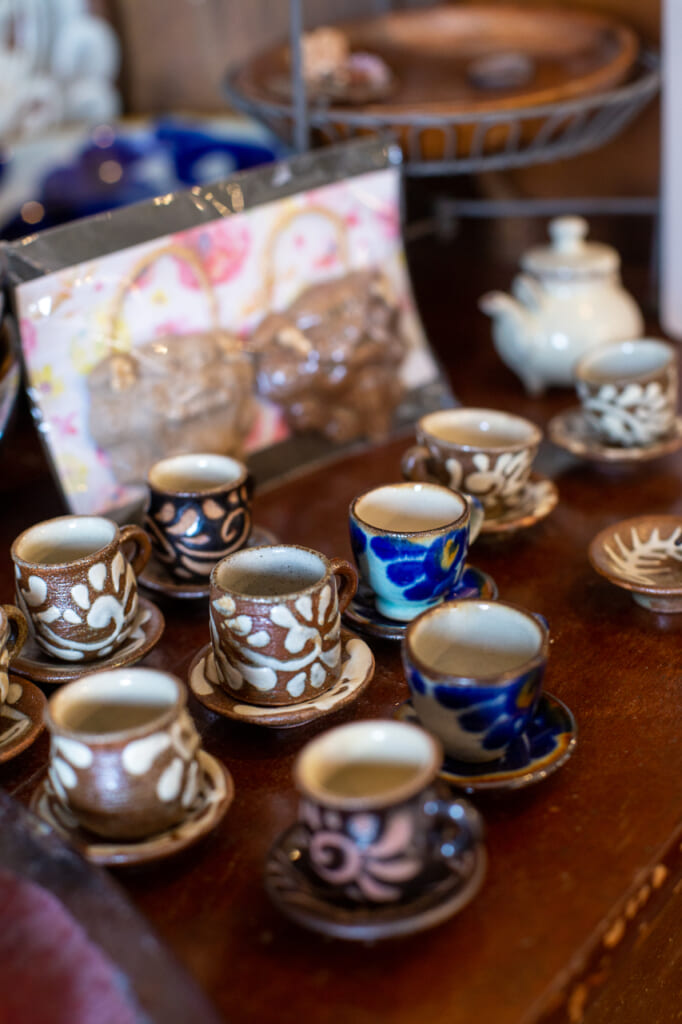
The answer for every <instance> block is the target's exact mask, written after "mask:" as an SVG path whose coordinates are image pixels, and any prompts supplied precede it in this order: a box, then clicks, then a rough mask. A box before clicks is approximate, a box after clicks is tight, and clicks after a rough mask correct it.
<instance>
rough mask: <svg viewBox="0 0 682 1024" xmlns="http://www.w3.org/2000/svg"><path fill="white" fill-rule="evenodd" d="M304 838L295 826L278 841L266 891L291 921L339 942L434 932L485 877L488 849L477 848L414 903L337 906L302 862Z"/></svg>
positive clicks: (271, 855)
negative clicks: (430, 930) (340, 940)
mask: <svg viewBox="0 0 682 1024" xmlns="http://www.w3.org/2000/svg"><path fill="white" fill-rule="evenodd" d="M304 837H305V833H304V830H303V829H302V828H301V826H299V825H294V827H293V828H290V829H289V830H288V831H287V832H285V833H284V835H282V836H280V838H279V839H278V840H277V841H276V842H275V844H274V845H273V847H272V848H271V850H270V853H269V854H268V859H267V861H266V865H265V888H266V891H267V893H268V896H269V897H270V899H271V900H272V902H273V903H274V904H275V906H276V907H277V908H278V909H279V910H281V911H282V913H283V914H285V915H286V916H287V917H290V918H291V919H292V920H293V921H296V923H297V924H301V925H303V926H304V927H306V928H311V929H312V930H313V931H316V932H322V934H323V935H332V936H334V937H335V938H337V939H351V940H355V941H358V942H375V941H377V940H378V939H394V938H398V937H399V936H401V935H411V934H413V933H415V932H421V931H424V930H425V929H427V928H433V927H434V926H435V925H437V924H440V923H441V922H442V921H445V920H446V919H447V918H449V917H452V915H453V914H456V913H457V912H458V911H459V910H462V908H463V907H465V906H466V905H467V903H469V902H470V901H471V900H472V899H473V898H474V896H475V895H476V893H477V892H478V890H479V889H480V887H481V884H482V882H483V878H484V876H485V870H486V863H487V858H486V852H485V847H484V846H483V845H482V844H478V845H477V846H476V847H474V848H473V849H471V850H469V851H467V852H466V853H465V854H463V855H462V857H460V858H459V861H458V867H459V870H457V871H453V870H451V869H450V868H447V867H446V866H443V869H442V875H441V877H439V878H438V879H436V880H434V881H433V882H430V883H429V884H428V885H427V886H425V887H424V889H423V891H422V892H420V893H419V895H417V896H415V897H413V898H412V899H409V900H401V901H400V902H399V903H394V904H382V905H380V906H376V907H372V908H368V907H365V906H356V905H354V904H352V903H350V902H347V901H344V902H340V901H339V902H336V901H332V900H330V899H329V898H328V897H327V894H326V892H325V891H324V889H323V887H322V886H321V885H318V884H316V883H315V881H314V879H313V878H312V877H311V876H310V875H309V874H308V872H307V871H306V870H305V868H304V867H303V864H302V863H301V860H302V851H301V841H302V840H303V839H304Z"/></svg>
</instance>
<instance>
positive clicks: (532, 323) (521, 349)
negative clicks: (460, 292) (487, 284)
mask: <svg viewBox="0 0 682 1024" xmlns="http://www.w3.org/2000/svg"><path fill="white" fill-rule="evenodd" d="M478 304H479V308H480V309H481V310H482V311H483V312H484V313H486V314H487V315H488V316H489V317H492V319H493V341H494V343H495V348H496V349H497V351H498V354H499V356H500V358H501V359H502V361H503V362H504V363H506V364H507V366H508V367H509V368H510V369H511V370H513V371H514V373H515V374H516V375H517V376H518V377H520V378H521V380H522V382H523V384H524V386H525V388H526V390H527V391H528V392H529V393H530V394H531V395H539V394H541V393H542V392H543V391H544V384H543V381H542V378H541V377H540V376H539V375H538V373H537V371H536V370H535V368H534V362H535V359H534V356H535V355H536V353H535V345H534V339H535V333H536V327H537V324H536V316H535V314H534V313H533V312H532V311H531V310H530V309H528V307H527V306H525V305H524V304H523V303H522V302H519V300H518V299H516V298H514V296H512V295H507V294H506V293H505V292H486V294H485V295H482V296H481V298H480V299H479V302H478Z"/></svg>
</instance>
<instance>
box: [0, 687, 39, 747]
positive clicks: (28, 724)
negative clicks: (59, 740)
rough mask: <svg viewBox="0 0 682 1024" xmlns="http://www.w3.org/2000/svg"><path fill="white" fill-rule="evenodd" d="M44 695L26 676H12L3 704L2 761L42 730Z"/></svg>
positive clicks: (0, 723) (0, 728) (0, 708)
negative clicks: (20, 677)
mask: <svg viewBox="0 0 682 1024" xmlns="http://www.w3.org/2000/svg"><path fill="white" fill-rule="evenodd" d="M45 703H46V700H45V695H44V693H43V691H42V690H39V689H38V687H37V686H34V685H33V683H29V681H28V680H27V679H19V678H18V677H17V676H10V677H9V685H8V688H7V697H6V700H5V702H4V704H2V705H0V764H3V763H4V762H5V761H9V760H11V759H12V758H13V757H16V756H17V754H21V753H22V751H24V750H26V748H27V747H30V745H31V744H32V743H33V741H34V740H36V739H37V738H38V736H39V735H40V733H41V732H42V731H43V728H44V722H43V714H44V711H45Z"/></svg>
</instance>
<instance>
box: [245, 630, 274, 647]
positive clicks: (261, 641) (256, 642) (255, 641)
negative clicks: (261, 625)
mask: <svg viewBox="0 0 682 1024" xmlns="http://www.w3.org/2000/svg"><path fill="white" fill-rule="evenodd" d="M247 642H248V643H249V644H250V645H251V646H252V647H267V646H268V644H269V643H270V634H269V633H266V631H265V630H264V629H259V630H258V632H256V633H252V634H251V636H249V637H247Z"/></svg>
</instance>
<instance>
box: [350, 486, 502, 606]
mask: <svg viewBox="0 0 682 1024" xmlns="http://www.w3.org/2000/svg"><path fill="white" fill-rule="evenodd" d="M479 509H480V506H479ZM481 521H482V516H481V515H480V514H478V513H477V515H476V525H475V526H474V525H473V522H472V514H471V506H470V503H469V502H468V501H467V499H466V497H465V495H463V494H460V493H459V492H458V491H452V490H449V489H448V488H446V487H441V486H439V485H437V484H430V483H403V484H389V485H387V486H385V487H377V488H374V489H373V490H370V491H366V492H365V493H364V494H361V495H359V496H358V497H357V498H355V499H354V501H353V502H352V503H351V506H350V539H351V546H352V549H353V555H354V557H355V561H356V563H357V565H358V568H359V570H360V575H361V578H362V580H363V582H364V583H365V584H366V586H367V587H369V589H370V590H371V591H372V593H373V594H374V600H375V604H376V607H377V610H378V611H379V612H380V614H381V615H383V616H385V617H386V618H388V619H397V620H398V621H402V622H406V621H409V620H410V619H412V618H414V617H415V615H418V614H419V613H420V612H422V611H424V609H426V608H431V607H432V606H433V605H435V604H438V603H439V602H440V601H442V600H443V599H444V597H445V596H446V595H447V594H449V593H451V592H452V590H453V589H454V588H455V587H456V586H457V584H458V583H459V581H460V579H461V577H462V573H463V572H464V564H465V561H466V556H467V551H468V547H469V541H470V538H471V539H473V537H474V535H475V534H476V533H477V532H478V529H479V528H480V523H481Z"/></svg>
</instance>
